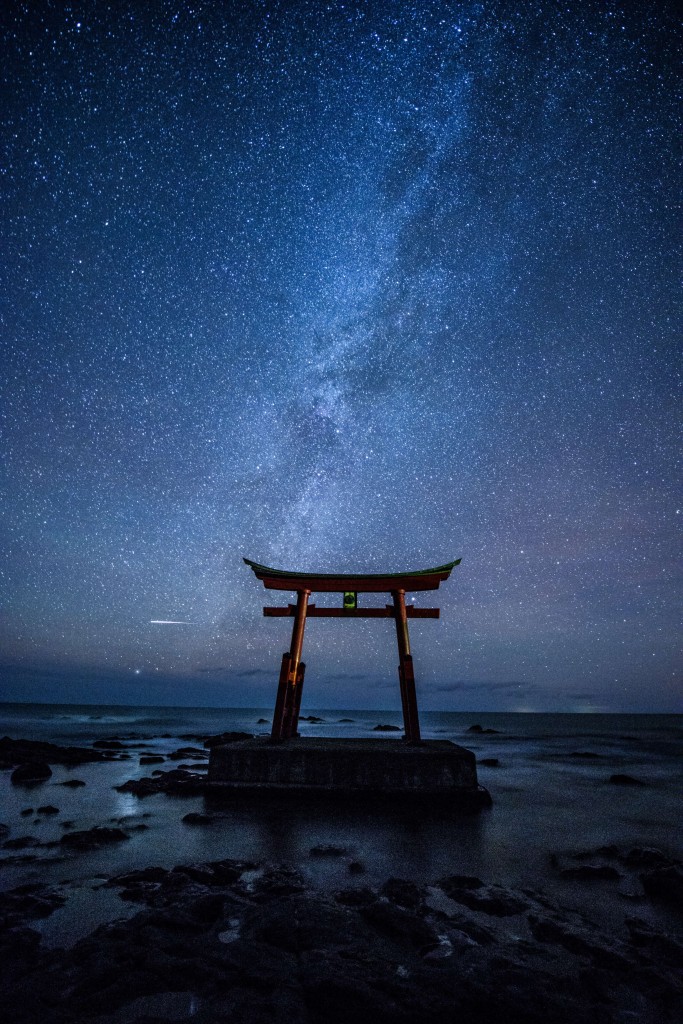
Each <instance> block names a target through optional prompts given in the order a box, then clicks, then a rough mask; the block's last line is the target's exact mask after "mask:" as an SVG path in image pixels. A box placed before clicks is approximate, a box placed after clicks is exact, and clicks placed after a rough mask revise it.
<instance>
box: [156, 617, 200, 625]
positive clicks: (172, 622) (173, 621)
mask: <svg viewBox="0 0 683 1024" xmlns="http://www.w3.org/2000/svg"><path fill="white" fill-rule="evenodd" d="M149 621H150V624H151V625H152V626H196V625H197V623H196V622H185V621H184V620H182V619H150V620H149Z"/></svg>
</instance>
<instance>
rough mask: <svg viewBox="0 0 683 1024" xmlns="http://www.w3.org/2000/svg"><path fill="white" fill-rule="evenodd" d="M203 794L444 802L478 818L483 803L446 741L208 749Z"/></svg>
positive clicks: (486, 801)
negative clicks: (431, 799) (253, 793)
mask: <svg viewBox="0 0 683 1024" xmlns="http://www.w3.org/2000/svg"><path fill="white" fill-rule="evenodd" d="M206 785H207V790H208V791H209V792H210V793H212V794H215V795H219V793H221V792H224V793H228V792H238V791H262V792H268V793H274V792H275V793H288V792H291V793H298V794H310V795H312V794H315V793H319V794H340V795H341V794H347V795H356V796H360V795H362V794H367V795H375V796H377V795H382V796H383V797H388V796H392V795H393V796H400V797H402V798H403V799H405V798H406V797H410V796H414V797H425V796H430V797H445V798H446V800H447V802H448V803H449V804H452V805H453V806H456V807H459V808H463V809H469V810H478V809H479V808H481V807H488V806H490V803H491V797H490V796H489V794H488V791H487V790H485V789H484V788H483V787H481V786H479V785H478V782H477V768H476V761H475V756H474V754H473V753H472V751H471V750H466V749H465V748H464V747H459V746H456V744H455V743H451V742H449V741H448V740H424V741H423V742H422V743H420V744H415V745H413V744H410V743H406V742H405V741H404V740H399V739H330V738H327V739H324V738H315V739H313V738H308V737H307V738H305V739H302V738H299V737H297V738H296V739H289V740H284V741H282V742H281V743H272V742H271V741H270V738H269V737H265V736H263V737H255V738H254V739H249V740H240V741H238V742H236V743H229V744H227V745H226V746H222V747H213V748H212V749H211V755H210V759H209V771H208V776H207V783H206Z"/></svg>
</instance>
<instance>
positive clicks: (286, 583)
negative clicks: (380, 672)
mask: <svg viewBox="0 0 683 1024" xmlns="http://www.w3.org/2000/svg"><path fill="white" fill-rule="evenodd" d="M244 561H245V562H246V564H247V565H248V566H250V567H251V568H252V569H253V571H254V573H255V575H256V578H257V579H259V580H261V581H262V583H263V585H264V587H266V589H267V590H295V591H296V594H297V601H296V604H295V605H294V604H288V605H286V606H284V607H277V608H268V607H266V608H264V609H263V614H264V615H293V616H294V626H293V628H292V643H291V646H290V649H289V651H287V652H286V653H285V654H283V655H282V665H281V667H280V681H279V683H278V688H277V700H276V702H275V713H274V715H273V728H272V732H271V739H272V740H273V742H274V743H277V742H279V741H280V740H285V739H289V738H290V737H292V736H296V733H297V728H298V724H299V709H300V708H301V693H302V690H303V686H304V672H305V670H306V665H305V663H304V662H303V661H302V660H301V651H302V648H303V642H304V628H305V625H306V618H307V616H312V617H316V616H319V617H325V618H339V619H353V618H356V619H359V618H368V619H383V618H393V619H394V620H395V622H396V639H397V641H398V656H399V666H398V678H399V683H400V687H401V705H402V707H403V722H404V726H405V736H406V739H407V740H408V741H409V742H410V743H419V742H420V722H419V718H418V714H417V698H416V695H415V675H414V672H413V659H412V656H411V653H410V638H409V636H408V619H438V618H439V609H438V608H415V607H413V606H412V605H408V606H407V607H406V601H405V595H406V591H414V590H438V587H439V584H440V583H441V582H442V580H447V579H448V577H449V576H450V573H451V569H453V567H454V566H456V565H460V561H461V560H460V559H459V558H458V559H456V560H455V561H454V562H449V563H448V564H447V565H439V566H437V567H436V568H434V569H419V570H418V571H416V572H397V573H371V574H365V575H358V574H357V573H348V574H344V573H342V574H338V573H308V572H286V571H283V570H282V569H271V568H269V567H268V566H267V565H259V564H258V562H252V561H250V560H249V559H248V558H245V559H244ZM314 592H317V593H330V592H336V593H342V594H343V595H344V599H343V606H342V607H341V608H318V607H316V605H314V604H309V603H308V599H309V597H310V596H311V594H312V593H314ZM358 593H375V594H376V593H390V594H391V597H392V600H393V604H388V605H386V606H385V607H384V608H359V607H358V603H357V595H358Z"/></svg>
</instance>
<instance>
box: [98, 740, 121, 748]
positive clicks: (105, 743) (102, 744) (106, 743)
mask: <svg viewBox="0 0 683 1024" xmlns="http://www.w3.org/2000/svg"><path fill="white" fill-rule="evenodd" d="M93 747H94V748H95V749H96V750H125V749H126V748H125V746H124V745H123V743H121V741H120V740H114V739H110V740H95V742H94V743H93Z"/></svg>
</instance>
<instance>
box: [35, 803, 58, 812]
mask: <svg viewBox="0 0 683 1024" xmlns="http://www.w3.org/2000/svg"><path fill="white" fill-rule="evenodd" d="M36 814H59V807H55V806H54V805H53V804H43V806H42V807H39V808H38V810H37V811H36Z"/></svg>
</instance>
